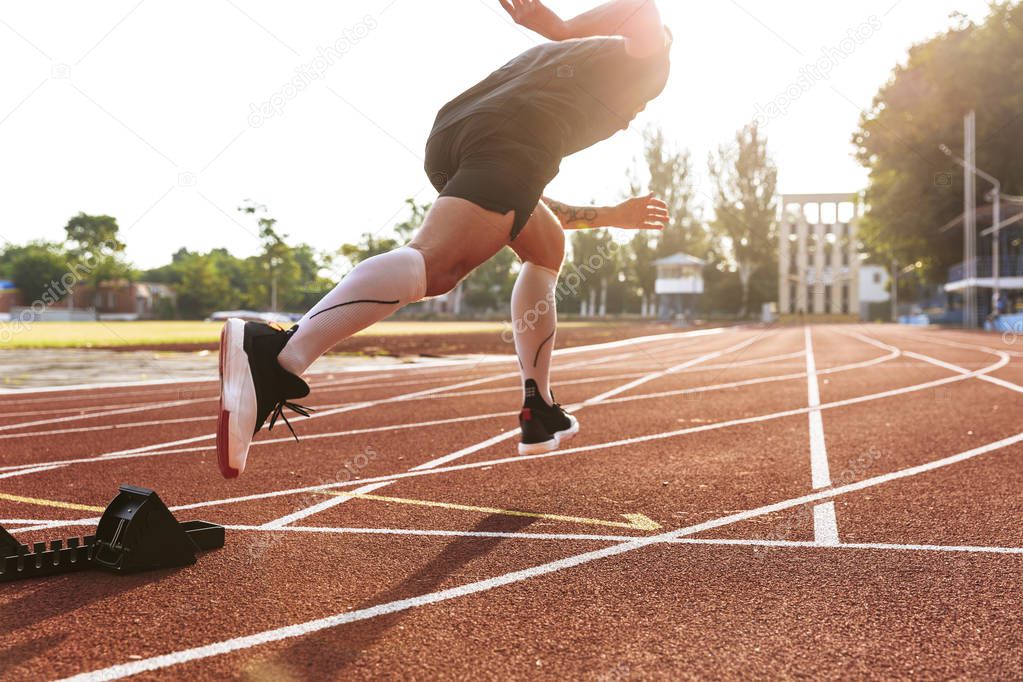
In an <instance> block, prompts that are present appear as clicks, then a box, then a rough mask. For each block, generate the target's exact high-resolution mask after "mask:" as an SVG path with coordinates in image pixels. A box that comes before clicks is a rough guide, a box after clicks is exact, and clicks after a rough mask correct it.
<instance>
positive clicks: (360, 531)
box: [224, 505, 1023, 554]
mask: <svg viewBox="0 0 1023 682" xmlns="http://www.w3.org/2000/svg"><path fill="white" fill-rule="evenodd" d="M818 506H819V505H818ZM224 527H225V528H226V529H227V530H235V531H241V532H276V531H284V532H289V533H312V534H320V535H408V536H422V537H458V538H493V539H502V540H546V541H554V542H566V541H568V542H576V541H582V542H630V541H632V540H635V539H636V537H637V536H635V535H595V534H590V533H519V532H500V531H492V532H485V531H462V530H433V529H422V528H344V527H335V526H287V527H284V528H274V529H268V528H265V527H263V526H246V525H228V526H224ZM661 544H671V545H723V546H736V547H779V548H793V549H831V548H835V549H869V550H894V551H918V552H961V553H967V554H1023V547H998V546H983V545H979V546H978V545H916V544H898V543H886V542H843V543H839V544H837V545H820V544H818V543H817V542H815V541H811V542H807V541H800V540H758V539H752V538H751V539H733V538H688V537H685V538H673V539H670V540H663V541H662V542H661Z"/></svg>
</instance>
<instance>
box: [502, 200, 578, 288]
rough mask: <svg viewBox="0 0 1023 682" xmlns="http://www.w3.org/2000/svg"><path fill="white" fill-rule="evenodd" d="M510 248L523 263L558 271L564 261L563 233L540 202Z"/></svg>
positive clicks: (545, 205)
mask: <svg viewBox="0 0 1023 682" xmlns="http://www.w3.org/2000/svg"><path fill="white" fill-rule="evenodd" d="M510 246H511V247H512V249H513V250H514V251H515V253H516V254H518V257H519V258H520V259H521V260H522V261H523V262H529V263H533V264H534V265H540V266H542V267H545V268H548V269H550V270H554V271H558V270H561V263H562V261H564V260H565V231H564V230H563V229H562V227H561V223H560V222H559V221H558V218H557V217H556V216H555V215H554V213H553V212H552V211H551V209H549V208H547V204H545V203H543V202H542V201H541V202H539V203H538V204H537V205H536V210H534V211H533V215H532V216H531V217H530V218H529V220H528V221H527V222H526V226H525V227H523V228H522V232H520V233H519V236H518V237H516V238H515V240H514V241H512V242H511V243H510Z"/></svg>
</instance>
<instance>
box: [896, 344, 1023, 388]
mask: <svg viewBox="0 0 1023 682" xmlns="http://www.w3.org/2000/svg"><path fill="white" fill-rule="evenodd" d="M992 352H994V351H992ZM905 354H906V355H908V356H909V357H911V358H916V359H917V360H923V361H924V362H929V363H930V364H932V365H935V366H937V367H944V368H945V369H948V370H952V371H953V372H958V373H959V374H966V373H969V371H970V370H968V369H966V368H965V367H960V366H959V365H953V364H951V363H948V362H944V361H943V360H938V359H937V358H931V357H928V356H926V355H920V354H919V353H914V352H912V351H905ZM976 378H977V379H980V380H981V381H986V382H988V383H989V384H994V385H995V386H1001V387H1002V388H1007V389H1009V390H1010V391H1015V392H1016V393H1023V386H1020V385H1019V384H1014V383H1012V382H1011V381H1006V380H1005V379H999V378H998V377H989V376H979V377H976Z"/></svg>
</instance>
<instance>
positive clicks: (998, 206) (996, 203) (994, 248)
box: [939, 112, 1002, 322]
mask: <svg viewBox="0 0 1023 682" xmlns="http://www.w3.org/2000/svg"><path fill="white" fill-rule="evenodd" d="M970 114H971V116H972V114H973V112H970ZM971 116H967V132H968V137H969V131H970V127H971V124H972V121H971V120H970V118H971ZM968 141H969V142H971V143H972V140H968ZM939 149H940V150H941V152H942V153H943V154H944V155H945V156H947V157H948V158H950V159H952V160H953V161H955V162H956V163H957V164H959V165H960V166H962V167H963V168H964V169H965V170H967V171H968V172H969V173H971V174H973V175H979V176H980V177H982V178H984V179H985V180H987V181H988V182H989V183H991V184H992V185H993V186H994V189H993V190H992V193H993V194H994V200H993V207H992V208H993V213H992V218H993V220H992V226H991V230H990V231H991V232H992V242H991V260H992V263H991V275H992V279H993V280H994V286H993V287H992V288H993V292H992V295H991V305H992V310H993V311H994V312H995V313H996V314H997V311H998V304H999V301H1000V300H1001V297H1002V284H1001V273H1002V267H1001V262H1000V260H1001V250H1002V246H1001V239H1000V238H999V232H1000V230H1001V227H1002V183H1001V181H1000V180H999V179H998V178H996V177H995V176H993V175H991V174H990V173H987V172H985V171H983V170H981V169H980V168H977V164H976V163H970V162H968V161H965V160H964V159H961V158H959V157H958V156H956V155H955V154H953V153H952V150H951V149H949V148H948V147H947V146H945V145H941V146H940V147H939ZM971 151H973V152H974V153H975V148H974V149H973V150H971ZM968 155H970V153H969V152H968ZM970 199H971V197H967V198H966V200H967V205H968V208H969V203H970ZM974 210H976V209H974ZM967 213H969V210H968V211H967ZM964 218H967V219H968V216H965V214H964ZM973 220H974V221H976V217H975V214H974V218H973ZM967 229H968V226H967ZM975 237H976V235H974V238H975ZM970 250H972V249H970ZM969 260H970V255H969V254H968V255H967V261H969ZM964 266H965V267H964V270H965V272H964V275H965V276H966V277H967V279H969V277H970V275H971V274H972V275H973V276H974V277H976V275H977V272H976V267H975V266H971V264H970V263H969V262H966V263H964ZM969 290H970V287H969V286H967V288H966V291H967V292H969ZM970 307H971V308H972V305H971V306H970ZM967 322H968V321H967Z"/></svg>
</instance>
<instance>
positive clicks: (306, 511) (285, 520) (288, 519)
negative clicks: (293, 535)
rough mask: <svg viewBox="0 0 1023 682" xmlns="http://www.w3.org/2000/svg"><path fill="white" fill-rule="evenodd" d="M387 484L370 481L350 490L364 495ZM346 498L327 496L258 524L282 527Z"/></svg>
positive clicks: (271, 527) (265, 527)
mask: <svg viewBox="0 0 1023 682" xmlns="http://www.w3.org/2000/svg"><path fill="white" fill-rule="evenodd" d="M389 485H391V482H390V481H384V482H383V483H370V484H369V485H364V486H362V487H360V488H356V489H355V490H354V491H352V492H354V493H355V494H357V495H366V494H369V493H371V492H373V491H374V490H379V489H380V488H384V487H386V486H389ZM346 499H351V498H344V497H334V498H328V499H326V500H321V501H320V502H317V503H316V504H314V505H311V506H309V507H305V508H303V509H299V510H298V511H296V512H293V513H291V514H288V515H287V516H282V517H280V518H279V519H274V520H272V521H267V522H266V523H264V524H263V525H262V526H260V528H262V529H264V530H276V529H279V528H283V527H285V526H287V525H288V524H291V523H294V522H295V521H301V520H302V519H304V518H307V517H309V516H312V515H314V514H319V513H320V512H322V511H326V510H327V509H332V508H334V507H336V506H337V504H338V500H342V501H344V500H346Z"/></svg>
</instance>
